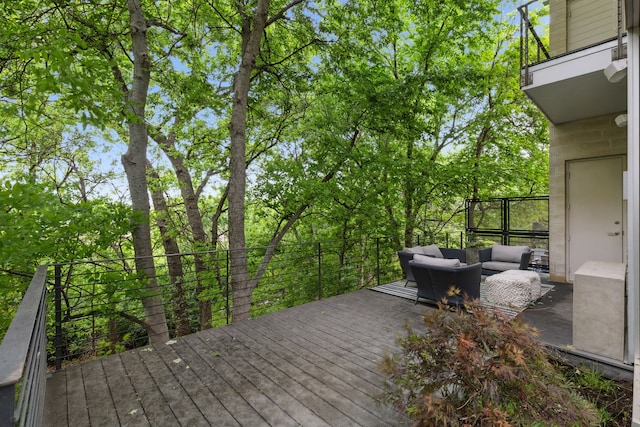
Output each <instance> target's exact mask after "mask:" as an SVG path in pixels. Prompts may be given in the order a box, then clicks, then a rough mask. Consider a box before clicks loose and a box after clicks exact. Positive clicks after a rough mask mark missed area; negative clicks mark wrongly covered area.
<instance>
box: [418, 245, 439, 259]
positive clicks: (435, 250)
mask: <svg viewBox="0 0 640 427" xmlns="http://www.w3.org/2000/svg"><path fill="white" fill-rule="evenodd" d="M422 253H423V254H425V255H430V256H434V257H436V258H444V255H442V251H441V250H440V248H439V247H438V245H429V246H423V247H422Z"/></svg>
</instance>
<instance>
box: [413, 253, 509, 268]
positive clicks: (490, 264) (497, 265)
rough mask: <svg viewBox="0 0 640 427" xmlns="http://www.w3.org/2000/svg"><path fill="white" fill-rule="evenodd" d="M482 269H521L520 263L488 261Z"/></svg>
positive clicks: (483, 264)
mask: <svg viewBox="0 0 640 427" xmlns="http://www.w3.org/2000/svg"><path fill="white" fill-rule="evenodd" d="M414 257H415V255H414ZM482 268H484V269H485V270H495V271H507V270H518V269H519V268H520V263H517V264H516V263H515V262H503V261H487V262H483V263H482Z"/></svg>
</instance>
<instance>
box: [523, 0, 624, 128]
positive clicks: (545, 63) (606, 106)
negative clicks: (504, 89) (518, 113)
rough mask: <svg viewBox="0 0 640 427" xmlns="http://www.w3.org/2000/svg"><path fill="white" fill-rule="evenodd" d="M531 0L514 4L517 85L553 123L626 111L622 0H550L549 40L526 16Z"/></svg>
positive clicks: (528, 16)
mask: <svg viewBox="0 0 640 427" xmlns="http://www.w3.org/2000/svg"><path fill="white" fill-rule="evenodd" d="M532 3H535V1H531V2H529V3H527V4H525V5H523V6H520V7H519V8H518V10H519V12H520V31H521V33H520V34H521V43H520V47H521V51H520V58H521V63H520V65H521V79H520V86H521V89H522V90H523V91H524V92H525V93H526V94H527V96H529V98H530V99H531V100H532V101H533V102H534V103H535V104H536V105H537V106H538V108H540V110H541V111H542V112H544V114H545V115H546V116H547V118H548V119H549V120H550V121H551V122H552V123H554V124H560V123H565V122H571V121H575V120H581V119H586V118H590V117H597V116H602V115H607V114H615V113H624V112H626V110H627V83H626V61H627V60H626V57H627V53H626V34H625V33H623V28H624V15H625V14H624V8H623V6H622V0H619V1H618V2H617V6H618V7H617V8H615V7H613V8H612V7H611V5H612V3H611V2H608V3H607V4H608V6H606V7H602V5H603V4H604V2H590V1H582V2H572V1H562V2H561V1H553V0H552V1H551V2H550V4H549V7H550V9H551V10H550V24H549V28H550V31H549V32H550V39H551V40H550V46H548V45H547V44H546V43H544V42H543V40H542V38H541V37H540V36H539V35H538V33H537V31H536V26H535V24H534V23H532V21H531V20H530V13H529V6H530V5H531V4H532ZM613 4H614V5H615V4H616V3H613ZM610 9H612V10H610ZM603 23H604V24H603ZM538 28H539V27H538ZM616 33H617V34H616ZM612 35H613V37H612Z"/></svg>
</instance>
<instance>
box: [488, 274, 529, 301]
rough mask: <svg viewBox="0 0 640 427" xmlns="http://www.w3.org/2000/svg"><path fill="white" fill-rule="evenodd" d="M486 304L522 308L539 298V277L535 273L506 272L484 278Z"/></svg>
mask: <svg viewBox="0 0 640 427" xmlns="http://www.w3.org/2000/svg"><path fill="white" fill-rule="evenodd" d="M484 296H485V299H486V300H487V302H489V303H491V304H496V305H502V306H514V307H518V308H524V307H526V306H528V305H529V304H530V303H531V302H533V301H535V300H537V299H538V298H540V275H539V274H538V273H536V272H535V271H527V270H507V271H503V272H502V273H498V274H494V275H492V276H489V277H487V278H486V280H485V282H484Z"/></svg>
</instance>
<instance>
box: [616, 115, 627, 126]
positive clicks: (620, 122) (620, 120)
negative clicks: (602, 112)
mask: <svg viewBox="0 0 640 427" xmlns="http://www.w3.org/2000/svg"><path fill="white" fill-rule="evenodd" d="M615 120H616V125H617V126H618V127H619V128H624V127H627V115H626V114H620V115H617V116H616V119H615Z"/></svg>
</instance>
